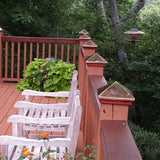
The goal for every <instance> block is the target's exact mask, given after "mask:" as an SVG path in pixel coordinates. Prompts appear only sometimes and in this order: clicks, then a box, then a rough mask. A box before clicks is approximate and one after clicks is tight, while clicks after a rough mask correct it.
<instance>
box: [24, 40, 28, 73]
mask: <svg viewBox="0 0 160 160" xmlns="http://www.w3.org/2000/svg"><path fill="white" fill-rule="evenodd" d="M26 52H27V43H26V42H24V65H23V69H24V70H25V69H26Z"/></svg>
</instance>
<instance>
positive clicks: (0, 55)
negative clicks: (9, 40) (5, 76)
mask: <svg viewBox="0 0 160 160" xmlns="http://www.w3.org/2000/svg"><path fill="white" fill-rule="evenodd" d="M2 33H3V30H2V28H0V83H3V80H2V39H1V38H2Z"/></svg>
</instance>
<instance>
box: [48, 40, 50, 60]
mask: <svg viewBox="0 0 160 160" xmlns="http://www.w3.org/2000/svg"><path fill="white" fill-rule="evenodd" d="M48 58H51V43H49V46H48Z"/></svg>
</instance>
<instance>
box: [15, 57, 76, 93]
mask: <svg viewBox="0 0 160 160" xmlns="http://www.w3.org/2000/svg"><path fill="white" fill-rule="evenodd" d="M74 69H75V65H74V64H67V63H65V62H62V61H61V60H54V59H36V58H35V59H34V61H32V62H31V63H29V64H28V66H27V68H26V70H25V71H24V74H23V76H24V79H23V80H22V81H20V82H19V83H18V85H17V88H16V89H17V90H25V89H32V90H37V91H45V92H50V91H53V92H56V91H68V90H69V89H70V84H71V80H72V75H73V71H74Z"/></svg>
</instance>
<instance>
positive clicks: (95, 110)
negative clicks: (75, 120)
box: [84, 44, 107, 160]
mask: <svg viewBox="0 0 160 160" xmlns="http://www.w3.org/2000/svg"><path fill="white" fill-rule="evenodd" d="M94 45H95V44H94ZM106 64H107V61H106V60H105V59H104V58H103V57H101V56H100V55H99V54H98V53H94V54H93V55H92V56H90V57H89V58H88V59H87V60H86V70H87V81H85V83H86V84H87V85H86V87H85V88H86V90H87V95H86V108H85V124H84V126H85V129H84V131H85V132H84V140H85V145H87V144H92V140H94V141H95V142H94V143H95V144H94V145H95V146H98V154H97V156H98V157H97V158H98V159H100V160H103V159H104V156H103V155H104V154H103V149H102V147H101V146H102V145H101V135H100V117H99V107H98V106H96V104H95V103H94V100H95V98H96V97H92V95H93V94H94V95H95V96H97V91H95V92H94V91H92V89H91V88H90V84H89V83H90V82H89V79H90V80H91V79H92V80H93V77H94V78H95V80H97V83H95V85H99V81H98V77H101V78H102V77H103V70H104V67H105V66H106ZM101 78H100V79H101ZM102 79H103V78H102ZM90 89H91V90H90ZM93 92H94V93H93ZM91 135H94V136H91Z"/></svg>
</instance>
